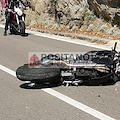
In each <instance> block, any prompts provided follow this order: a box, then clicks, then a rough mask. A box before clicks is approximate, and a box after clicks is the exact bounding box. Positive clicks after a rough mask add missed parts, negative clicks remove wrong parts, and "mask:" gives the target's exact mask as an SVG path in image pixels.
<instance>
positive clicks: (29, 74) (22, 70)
mask: <svg viewBox="0 0 120 120" xmlns="http://www.w3.org/2000/svg"><path fill="white" fill-rule="evenodd" d="M16 76H17V78H18V79H19V80H21V81H30V82H33V83H45V82H50V83H52V82H59V81H60V69H59V68H57V67H55V66H42V65H40V67H39V68H37V67H36V68H35V67H29V65H24V66H21V67H19V68H18V69H17V70H16Z"/></svg>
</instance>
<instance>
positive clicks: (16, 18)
mask: <svg viewBox="0 0 120 120" xmlns="http://www.w3.org/2000/svg"><path fill="white" fill-rule="evenodd" d="M24 10H25V8H23V7H19V6H18V5H15V6H14V10H13V11H12V15H11V16H12V17H11V20H10V23H9V26H10V33H11V34H19V35H21V36H25V14H24Z"/></svg>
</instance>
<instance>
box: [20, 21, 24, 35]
mask: <svg viewBox="0 0 120 120" xmlns="http://www.w3.org/2000/svg"><path fill="white" fill-rule="evenodd" d="M20 34H21V36H24V35H25V23H24V21H21V22H20Z"/></svg>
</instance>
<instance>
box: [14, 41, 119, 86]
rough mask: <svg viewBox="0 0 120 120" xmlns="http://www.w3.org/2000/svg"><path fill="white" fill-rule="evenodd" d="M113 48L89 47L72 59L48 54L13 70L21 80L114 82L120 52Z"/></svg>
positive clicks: (31, 81) (91, 83)
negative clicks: (86, 50)
mask: <svg viewBox="0 0 120 120" xmlns="http://www.w3.org/2000/svg"><path fill="white" fill-rule="evenodd" d="M116 45H117V43H115V45H114V49H112V50H111V51H109V50H102V51H89V52H87V53H85V54H84V55H83V56H89V59H84V60H82V59H81V58H80V56H78V57H77V58H75V59H72V60H68V59H67V60H66V59H64V58H60V57H59V56H57V55H48V56H46V57H43V58H42V59H41V60H40V61H34V62H33V63H30V64H25V65H23V66H21V67H19V68H18V69H17V70H16V76H17V78H18V79H19V80H21V81H29V82H30V83H32V85H35V84H46V83H47V84H48V83H50V84H51V83H53V82H54V83H60V84H64V85H67V86H68V85H79V84H90V85H101V84H106V83H115V82H117V81H118V80H119V79H120V53H119V52H117V51H116Z"/></svg>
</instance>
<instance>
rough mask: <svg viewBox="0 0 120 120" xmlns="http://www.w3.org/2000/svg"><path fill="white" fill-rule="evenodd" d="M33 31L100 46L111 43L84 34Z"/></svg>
mask: <svg viewBox="0 0 120 120" xmlns="http://www.w3.org/2000/svg"><path fill="white" fill-rule="evenodd" d="M30 30H31V31H36V32H41V33H47V34H53V35H59V36H64V37H70V38H76V39H80V40H84V41H89V42H91V43H100V44H103V45H104V44H107V43H108V42H109V39H104V38H99V37H95V36H94V37H92V36H88V35H84V34H75V33H64V32H56V31H49V30H42V29H36V28H31V29H30Z"/></svg>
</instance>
